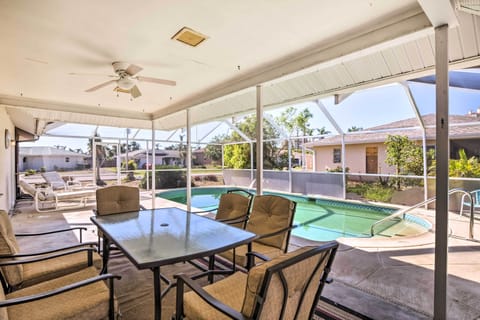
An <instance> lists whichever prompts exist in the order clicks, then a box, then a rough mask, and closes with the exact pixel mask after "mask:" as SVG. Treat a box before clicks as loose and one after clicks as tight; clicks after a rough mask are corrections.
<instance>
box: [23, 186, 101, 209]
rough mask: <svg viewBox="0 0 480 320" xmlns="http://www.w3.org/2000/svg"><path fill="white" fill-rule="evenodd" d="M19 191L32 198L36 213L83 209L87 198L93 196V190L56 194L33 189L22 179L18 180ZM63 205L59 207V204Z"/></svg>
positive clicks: (43, 189) (45, 189)
mask: <svg viewBox="0 0 480 320" xmlns="http://www.w3.org/2000/svg"><path fill="white" fill-rule="evenodd" d="M18 184H19V186H20V188H21V190H22V191H23V192H24V193H26V194H29V195H30V196H32V198H33V201H34V204H35V210H36V211H37V212H52V211H59V210H68V209H77V208H82V207H85V206H86V205H87V203H88V199H89V198H93V197H94V196H95V191H96V190H93V189H89V190H77V191H65V192H56V191H54V190H53V189H51V188H50V187H48V188H35V187H33V186H32V185H31V184H29V183H28V182H27V181H25V180H24V179H21V178H20V179H19V180H18ZM62 203H63V204H64V205H61V204H62Z"/></svg>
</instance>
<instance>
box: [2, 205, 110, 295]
mask: <svg viewBox="0 0 480 320" xmlns="http://www.w3.org/2000/svg"><path fill="white" fill-rule="evenodd" d="M76 229H79V230H80V231H82V230H86V228H81V227H80V228H68V229H61V230H53V231H48V232H42V233H36V234H33V233H28V234H19V235H17V234H15V233H14V232H13V226H12V223H11V221H10V218H9V216H8V213H7V212H6V211H3V210H0V270H1V281H2V285H3V288H4V289H5V290H7V291H8V292H11V291H14V290H16V289H18V288H21V287H28V286H31V285H34V284H36V283H39V282H42V281H45V280H49V279H53V278H56V277H58V276H61V275H64V274H67V273H71V272H74V271H77V270H81V269H83V268H86V267H89V266H95V267H96V268H97V269H98V270H100V268H101V266H102V259H101V257H100V256H99V255H98V254H97V253H96V248H94V243H79V244H75V245H70V246H63V247H59V248H56V249H52V250H45V251H40V252H28V253H26V252H23V251H22V250H21V249H20V247H19V245H18V242H17V236H38V237H40V236H42V235H47V234H54V233H58V232H67V231H70V232H71V231H72V230H76ZM19 263H21V264H19ZM23 264H25V265H23ZM97 273H98V271H97Z"/></svg>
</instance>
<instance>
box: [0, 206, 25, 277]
mask: <svg viewBox="0 0 480 320" xmlns="http://www.w3.org/2000/svg"><path fill="white" fill-rule="evenodd" d="M19 251H20V249H19V247H18V243H17V239H16V238H15V234H14V232H13V227H12V223H11V221H10V217H9V216H8V213H7V212H6V211H4V210H0V255H11V254H17V253H19ZM2 273H3V275H4V277H5V279H6V280H7V282H8V283H10V284H11V283H21V282H22V281H23V266H22V265H16V266H8V267H2Z"/></svg>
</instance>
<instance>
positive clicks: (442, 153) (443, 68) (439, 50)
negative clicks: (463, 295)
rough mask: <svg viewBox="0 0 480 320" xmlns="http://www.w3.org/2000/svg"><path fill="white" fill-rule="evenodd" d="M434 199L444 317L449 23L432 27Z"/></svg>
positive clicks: (438, 306) (437, 312) (437, 300)
mask: <svg viewBox="0 0 480 320" xmlns="http://www.w3.org/2000/svg"><path fill="white" fill-rule="evenodd" d="M435 70H436V72H435V76H436V80H437V86H436V114H437V120H436V137H435V138H436V161H437V165H436V184H435V186H436V188H435V190H436V198H437V200H436V203H435V283H434V301H433V318H434V319H447V276H448V273H447V266H448V170H449V169H448V158H449V156H450V152H449V145H448V25H445V26H441V27H437V28H435Z"/></svg>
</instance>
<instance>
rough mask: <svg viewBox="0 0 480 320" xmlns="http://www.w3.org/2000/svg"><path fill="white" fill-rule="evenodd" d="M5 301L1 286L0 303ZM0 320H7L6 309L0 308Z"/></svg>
mask: <svg viewBox="0 0 480 320" xmlns="http://www.w3.org/2000/svg"><path fill="white" fill-rule="evenodd" d="M4 300H5V291H3V286H0V301H4ZM0 320H8V312H7V308H0Z"/></svg>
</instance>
